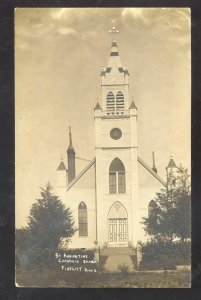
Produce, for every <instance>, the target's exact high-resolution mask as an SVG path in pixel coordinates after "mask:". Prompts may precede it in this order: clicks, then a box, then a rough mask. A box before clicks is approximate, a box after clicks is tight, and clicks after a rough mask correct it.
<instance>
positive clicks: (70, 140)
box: [68, 126, 74, 150]
mask: <svg viewBox="0 0 201 300" xmlns="http://www.w3.org/2000/svg"><path fill="white" fill-rule="evenodd" d="M68 149H72V150H74V148H73V143H72V134H71V127H70V126H69V146H68Z"/></svg>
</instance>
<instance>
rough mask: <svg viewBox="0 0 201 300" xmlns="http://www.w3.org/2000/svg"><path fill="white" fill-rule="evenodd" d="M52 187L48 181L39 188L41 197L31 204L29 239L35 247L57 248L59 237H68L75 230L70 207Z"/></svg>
mask: <svg viewBox="0 0 201 300" xmlns="http://www.w3.org/2000/svg"><path fill="white" fill-rule="evenodd" d="M52 189H53V188H52V186H51V185H50V183H48V184H47V185H46V187H45V188H41V198H40V199H37V201H36V202H35V203H34V204H33V205H32V208H31V210H30V215H29V217H28V230H29V235H30V241H31V244H32V245H35V247H36V248H42V249H44V248H49V249H52V248H57V246H58V244H59V242H60V239H61V237H65V238H67V239H70V238H71V237H72V236H73V235H74V233H75V231H76V228H75V226H74V219H73V217H72V214H71V211H70V209H69V208H66V207H65V205H64V204H63V203H62V202H61V200H60V199H59V197H58V196H56V195H54V194H53V193H52Z"/></svg>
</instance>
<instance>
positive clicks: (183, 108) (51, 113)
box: [15, 8, 191, 227]
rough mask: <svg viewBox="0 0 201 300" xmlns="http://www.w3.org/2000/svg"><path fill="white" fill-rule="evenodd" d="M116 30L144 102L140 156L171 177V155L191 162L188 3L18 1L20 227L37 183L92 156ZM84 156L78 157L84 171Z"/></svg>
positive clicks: (133, 87) (133, 93) (133, 88)
mask: <svg viewBox="0 0 201 300" xmlns="http://www.w3.org/2000/svg"><path fill="white" fill-rule="evenodd" d="M112 26H116V27H117V29H118V30H119V32H120V33H119V34H118V37H117V43H118V48H119V53H120V57H121V60H122V63H123V65H124V66H127V67H128V69H129V73H130V78H129V82H130V97H134V99H135V103H136V105H137V107H138V146H139V152H138V154H139V156H140V157H141V158H142V159H143V160H145V162H147V163H148V164H149V165H152V156H151V155H152V154H151V152H152V151H155V158H156V167H157V169H158V173H159V175H161V176H162V177H163V178H164V177H165V167H166V166H167V163H168V161H169V158H170V153H172V154H173V158H174V159H175V162H176V163H177V164H180V163H181V164H182V165H184V166H186V167H188V168H190V121H191V120H190V101H191V98H190V96H191V95H190V93H191V82H190V80H191V69H190V68H191V53H190V10H189V9H182V8H178V9H177V8H172V9H169V8H166V9H162V8H152V9H150V8H122V9H119V8H112V9H110V8H106V9H102V8H97V9H95V8H92V9H88V8H82V9H77V8H48V9H44V8H42V9H41V8H40V9H36V8H25V9H23V8H19V9H17V10H16V11H15V76H16V77H15V78H16V79H15V82H16V83H15V84H16V85H15V96H16V97H15V102H16V226H17V227H20V226H24V225H26V221H27V216H28V214H29V209H30V207H31V205H32V203H33V202H34V201H35V199H36V198H37V197H38V196H39V194H40V189H39V187H40V186H44V185H45V184H46V183H47V182H48V181H50V182H51V183H52V184H53V185H55V179H56V168H57V166H58V164H59V162H60V157H61V156H63V157H64V161H65V162H66V149H67V145H68V126H71V127H72V134H73V145H74V147H75V151H76V155H77V156H79V157H83V158H86V159H93V158H94V157H95V151H94V123H93V122H94V120H93V108H94V107H95V105H96V101H97V98H100V69H101V66H104V65H107V62H108V59H109V53H110V47H111V36H109V34H108V31H109V30H110V29H111V28H112ZM85 164H86V162H85V163H83V162H79V163H78V165H77V171H79V170H80V169H81V168H82V167H84V166H85Z"/></svg>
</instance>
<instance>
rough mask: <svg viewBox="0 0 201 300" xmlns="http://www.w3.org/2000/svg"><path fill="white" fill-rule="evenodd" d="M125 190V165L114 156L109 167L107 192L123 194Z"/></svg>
mask: <svg viewBox="0 0 201 300" xmlns="http://www.w3.org/2000/svg"><path fill="white" fill-rule="evenodd" d="M125 192H126V179H125V167H124V164H123V163H122V161H121V160H120V159H119V158H117V157H116V158H115V159H114V160H113V161H112V162H111V164H110V168H109V193H110V194H123V193H125Z"/></svg>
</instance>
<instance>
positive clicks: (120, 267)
mask: <svg viewBox="0 0 201 300" xmlns="http://www.w3.org/2000/svg"><path fill="white" fill-rule="evenodd" d="M100 254H101V256H106V257H107V259H106V262H105V265H104V270H105V271H106V272H127V271H128V272H133V271H134V265H133V262H132V259H131V256H136V251H135V249H133V248H129V247H109V248H105V249H103V250H102V251H101V253H100Z"/></svg>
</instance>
